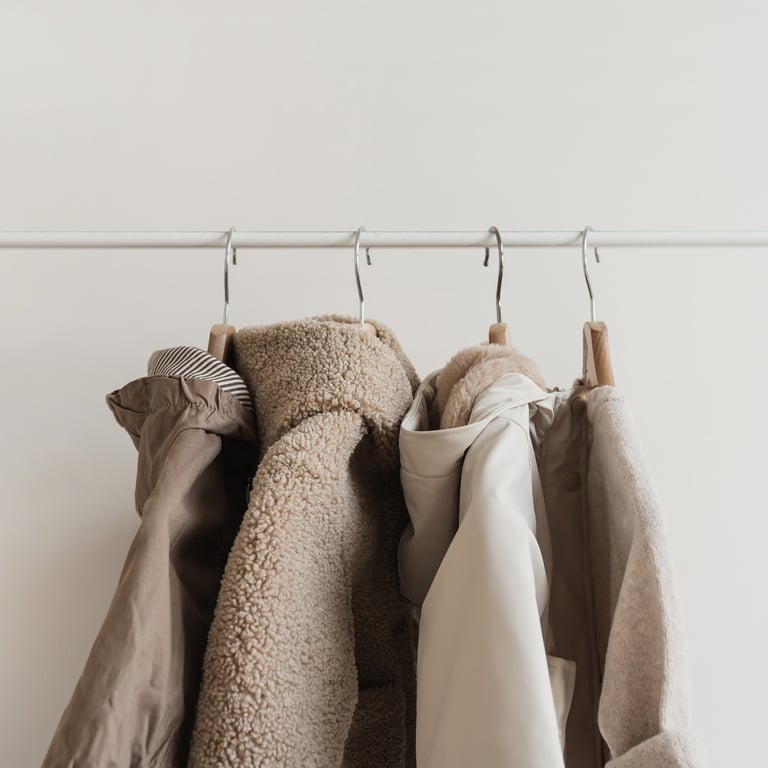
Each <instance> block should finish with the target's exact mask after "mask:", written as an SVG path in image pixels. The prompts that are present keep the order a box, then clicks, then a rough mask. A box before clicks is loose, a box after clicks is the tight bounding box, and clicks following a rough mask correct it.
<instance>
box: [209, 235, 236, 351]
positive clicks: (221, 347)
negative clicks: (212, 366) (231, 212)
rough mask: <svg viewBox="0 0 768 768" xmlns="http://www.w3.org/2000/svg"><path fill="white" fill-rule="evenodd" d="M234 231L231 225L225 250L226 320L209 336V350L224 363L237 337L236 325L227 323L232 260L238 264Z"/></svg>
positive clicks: (216, 325)
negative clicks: (233, 240)
mask: <svg viewBox="0 0 768 768" xmlns="http://www.w3.org/2000/svg"><path fill="white" fill-rule="evenodd" d="M233 232H235V228H234V227H231V228H230V230H229V234H228V235H227V245H226V248H225V251H224V320H223V322H221V323H216V324H215V325H213V326H212V327H211V333H210V335H209V336H208V352H209V353H210V354H212V355H214V357H217V358H218V359H219V360H221V361H222V362H223V363H227V362H228V360H229V359H230V357H231V353H232V343H233V340H234V338H235V327H234V326H233V325H228V323H227V320H228V319H229V265H230V262H231V263H232V264H237V249H235V248H233V247H232V234H233Z"/></svg>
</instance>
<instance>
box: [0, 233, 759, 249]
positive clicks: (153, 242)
mask: <svg viewBox="0 0 768 768" xmlns="http://www.w3.org/2000/svg"><path fill="white" fill-rule="evenodd" d="M227 234H228V233H227V231H223V232H218V231H213V232H115V231H113V232H0V248H222V249H223V248H224V245H225V243H226V239H227ZM355 234H356V233H355V231H342V232H248V231H242V230H236V231H235V233H234V235H233V238H232V244H233V246H235V247H237V248H349V249H351V248H352V247H353V246H354V243H355ZM582 234H583V232H582V231H581V230H564V231H511V230H510V231H503V232H501V237H502V241H503V243H504V245H505V246H514V247H526V248H574V247H577V246H579V245H580V243H581V238H582ZM588 244H589V246H590V247H598V246H605V247H643V246H768V230H733V231H706V230H689V231H684V230H682V231H612V230H602V231H601V230H598V229H595V230H591V231H590V233H589V239H588ZM360 245H361V247H363V248H496V238H495V236H494V235H492V234H491V233H490V232H488V231H484V230H478V231H458V232H451V231H444V232H381V231H380V232H376V231H370V230H366V231H365V232H363V234H362V237H361V239H360Z"/></svg>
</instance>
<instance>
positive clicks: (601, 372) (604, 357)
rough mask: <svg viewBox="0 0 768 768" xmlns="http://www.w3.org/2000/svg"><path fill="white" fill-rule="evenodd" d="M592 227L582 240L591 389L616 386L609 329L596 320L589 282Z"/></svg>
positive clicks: (586, 355)
mask: <svg viewBox="0 0 768 768" xmlns="http://www.w3.org/2000/svg"><path fill="white" fill-rule="evenodd" d="M591 231H592V227H590V226H587V227H586V228H585V229H584V235H583V237H582V239H581V261H582V265H583V267H584V279H585V280H586V282H587V290H588V291H589V308H590V318H591V319H590V321H589V322H588V323H584V358H583V370H582V373H583V380H584V383H585V384H586V385H588V386H590V387H605V386H611V387H613V386H615V385H616V381H615V379H614V377H613V366H612V365H611V351H610V348H609V346H608V327H607V326H606V324H605V323H604V322H602V321H596V320H595V294H594V292H593V291H592V283H591V282H590V280H589V270H588V268H587V235H588V234H589V232H591ZM595 261H597V262H598V263H600V256H599V254H598V253H597V248H595Z"/></svg>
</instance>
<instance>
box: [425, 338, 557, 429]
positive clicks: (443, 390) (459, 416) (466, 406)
mask: <svg viewBox="0 0 768 768" xmlns="http://www.w3.org/2000/svg"><path fill="white" fill-rule="evenodd" d="M505 373H522V374H524V375H525V376H528V378H530V379H532V380H533V382H534V383H535V384H537V385H538V386H540V387H541V388H542V389H544V390H546V388H547V386H546V384H545V383H544V378H543V376H542V375H541V372H540V371H539V367H538V366H537V365H536V363H535V362H534V361H533V360H531V358H530V357H526V356H525V355H523V354H521V353H520V352H518V351H517V350H516V349H515V348H514V347H507V346H502V345H501V344H479V345H477V346H475V347H467V348H466V349H462V350H461V351H460V352H457V353H456V354H455V355H454V356H453V357H452V358H451V359H450V360H449V361H448V363H447V364H446V366H445V368H443V369H442V370H441V371H440V372H439V374H438V377H437V383H436V388H437V396H436V403H437V412H438V415H439V424H440V429H448V428H450V427H459V426H463V425H464V424H468V423H469V416H470V414H471V412H472V406H473V405H474V402H475V398H476V397H477V396H478V395H479V394H480V392H482V391H483V390H484V389H487V388H488V387H489V386H491V384H493V383H494V382H495V381H496V380H497V379H498V378H499V377H500V376H503V375H504V374H505Z"/></svg>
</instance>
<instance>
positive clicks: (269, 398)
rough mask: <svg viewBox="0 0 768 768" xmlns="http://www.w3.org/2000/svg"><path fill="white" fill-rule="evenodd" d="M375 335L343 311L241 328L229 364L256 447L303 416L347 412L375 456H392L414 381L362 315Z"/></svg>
mask: <svg viewBox="0 0 768 768" xmlns="http://www.w3.org/2000/svg"><path fill="white" fill-rule="evenodd" d="M368 322H369V323H370V324H372V325H373V326H374V327H375V328H376V334H375V335H374V334H372V333H367V332H365V331H364V330H362V329H361V327H360V324H359V322H358V321H357V320H356V319H355V318H353V317H351V316H347V315H319V316H317V317H310V318H306V319H303V320H295V321H291V322H285V323H276V324H273V325H266V326H256V327H246V328H241V329H240V330H239V331H237V333H236V334H235V337H234V343H233V350H234V360H235V368H236V369H237V371H238V372H239V373H240V375H241V376H242V377H243V379H244V380H245V382H246V384H247V386H248V389H249V390H250V392H251V395H252V396H253V402H254V407H255V409H256V422H257V424H258V428H259V436H260V438H261V446H262V450H263V451H266V449H267V448H268V447H269V446H270V445H272V444H273V443H274V442H276V441H277V440H278V439H279V438H280V437H281V436H282V435H283V434H284V433H285V432H287V431H288V430H290V429H292V428H293V427H294V426H296V425H297V424H298V423H300V422H301V421H303V420H304V419H308V418H310V417H311V416H314V415H316V414H320V413H325V412H329V411H341V410H347V411H354V412H355V413H358V414H360V416H361V417H362V419H363V422H364V424H365V425H366V426H367V428H368V430H369V431H370V433H371V435H372V438H373V443H374V445H376V446H377V449H379V452H380V458H381V459H382V460H383V461H386V462H387V463H391V462H392V461H396V460H397V456H398V450H397V440H398V432H399V427H400V422H401V421H402V417H403V415H404V414H405V412H406V411H407V410H408V408H409V407H410V405H411V403H412V402H413V393H414V392H415V390H416V389H417V388H418V385H419V379H418V376H417V375H416V371H415V369H414V367H413V365H412V364H411V362H410V360H409V359H408V358H407V357H406V355H405V353H404V352H403V350H402V348H401V347H400V344H399V343H398V341H397V340H396V339H395V337H394V335H393V333H392V331H391V330H390V329H389V328H388V327H387V326H386V325H384V324H383V323H380V322H378V321H376V320H368Z"/></svg>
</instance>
